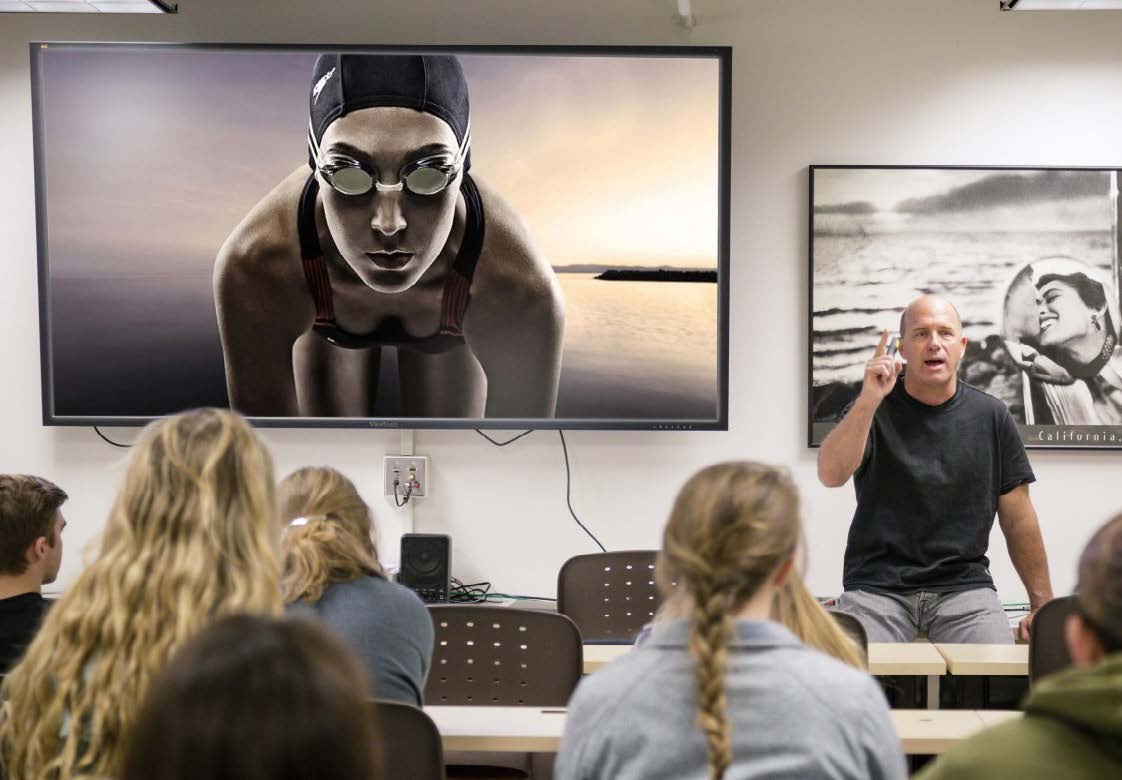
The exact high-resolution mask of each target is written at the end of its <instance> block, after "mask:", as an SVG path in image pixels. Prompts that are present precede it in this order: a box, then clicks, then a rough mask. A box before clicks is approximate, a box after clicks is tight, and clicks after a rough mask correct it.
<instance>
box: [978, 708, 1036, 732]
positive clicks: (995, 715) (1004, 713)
mask: <svg viewBox="0 0 1122 780" xmlns="http://www.w3.org/2000/svg"><path fill="white" fill-rule="evenodd" d="M977 713H978V717H979V718H981V719H982V723H985V724H986V728H989V727H990V726H996V725H998V724H999V723H1004V722H1005V721H1007V720H1016V719H1017V718H1023V717H1024V716H1025V714H1024V713H1023V712H1021V711H1020V710H977Z"/></svg>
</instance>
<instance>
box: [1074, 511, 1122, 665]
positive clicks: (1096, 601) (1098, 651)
mask: <svg viewBox="0 0 1122 780" xmlns="http://www.w3.org/2000/svg"><path fill="white" fill-rule="evenodd" d="M1075 604H1076V609H1075V614H1073V615H1071V616H1070V617H1069V618H1068V620H1067V624H1066V625H1065V626H1064V629H1065V630H1064V633H1065V639H1066V640H1067V647H1068V651H1069V652H1070V653H1071V658H1072V661H1073V662H1074V663H1075V664H1076V666H1087V665H1090V664H1093V663H1095V662H1097V661H1098V660H1099V659H1100V658H1102V657H1103V656H1104V655H1109V654H1111V653H1118V652H1122V514H1120V515H1117V516H1115V517H1114V518H1113V519H1112V520H1110V521H1108V522H1107V523H1106V525H1104V526H1103V527H1102V528H1100V529H1099V530H1098V531H1096V532H1095V534H1094V536H1092V537H1091V541H1089V542H1088V543H1087V547H1086V548H1085V549H1084V550H1083V555H1082V556H1081V557H1080V559H1079V589H1078V592H1077V593H1076V596H1075Z"/></svg>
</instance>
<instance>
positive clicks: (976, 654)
mask: <svg viewBox="0 0 1122 780" xmlns="http://www.w3.org/2000/svg"><path fill="white" fill-rule="evenodd" d="M935 649H936V650H938V651H939V654H940V655H942V656H943V658H944V659H946V661H947V671H948V672H950V673H951V674H956V675H962V676H967V675H992V676H1017V677H1024V676H1026V675H1028V645H961V644H945V643H942V642H939V643H936V645H935Z"/></svg>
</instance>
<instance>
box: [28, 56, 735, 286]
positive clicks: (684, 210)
mask: <svg viewBox="0 0 1122 780" xmlns="http://www.w3.org/2000/svg"><path fill="white" fill-rule="evenodd" d="M461 60H462V62H463V64H464V68H465V71H466V73H467V75H468V81H469V88H470V91H471V102H472V128H473V132H472V135H473V139H474V143H473V169H472V170H473V173H474V174H475V175H477V176H478V177H479V178H481V179H484V180H486V181H488V182H489V183H490V184H492V185H493V186H494V187H495V188H496V189H498V190H499V192H501V193H502V194H503V195H504V196H505V197H506V198H507V199H508V200H509V201H510V202H511V203H512V204H513V205H514V206H515V207H516V209H517V210H518V211H519V213H520V214H521V215H522V217H523V218H524V219H525V220H526V222H527V223H528V225H529V227H530V231H531V233H532V234H533V236H534V238H535V240H536V241H537V243H538V245H539V246H541V248H542V249H543V251H544V253H545V255H546V257H547V258H548V259H549V260H550V262H552V263H553V264H554V265H566V264H571V263H609V264H630V265H683V266H703V267H714V266H716V251H717V250H716V247H717V209H718V192H717V186H718V184H717V182H718V141H717V130H718V63H717V61H716V60H713V59H701V58H697V59H687V58H669V57H667V58H654V57H642V58H640V57H631V58H625V57H610V58H609V57H556V56H478V55H470V56H469V55H464V56H462V57H461ZM313 61H314V54H307V53H292V52H262V51H242V52H230V51H226V52H214V51H193V50H189V49H165V50H163V51H153V50H140V49H136V50H128V49H119V50H112V49H110V48H108V47H106V48H101V49H94V50H76V49H56V50H53V51H50V52H47V53H46V57H45V60H44V64H45V67H44V90H45V92H44V94H45V102H44V105H45V111H44V135H43V138H44V141H45V150H46V155H45V157H46V160H47V196H48V197H47V206H48V208H47V214H48V219H49V235H50V240H51V264H52V270H53V271H56V272H62V273H87V272H92V273H104V272H113V273H130V272H131V273H136V272H140V273H147V272H155V273H166V272H167V271H176V272H186V273H203V272H206V273H209V268H210V264H211V263H212V262H213V258H214V255H215V253H216V252H217V251H218V248H219V246H220V245H221V244H222V242H223V240H224V239H225V238H226V236H227V235H228V234H229V232H230V231H231V230H232V229H233V227H234V226H235V225H236V224H237V223H238V222H239V221H240V220H241V218H242V217H243V216H244V215H245V214H246V212H247V211H248V210H249V209H250V208H252V207H253V205H254V204H255V203H256V202H257V201H258V200H259V199H260V198H261V197H262V196H263V195H265V194H266V193H267V192H268V191H269V190H270V189H271V188H272V187H274V186H275V185H276V184H277V183H278V182H279V181H280V180H281V179H282V178H283V177H284V176H285V175H287V174H288V173H289V172H291V171H292V170H293V169H294V168H296V167H297V166H298V165H300V164H301V163H302V161H303V160H304V159H305V151H304V150H305V146H304V138H305V128H306V126H307V109H306V106H307V90H308V87H309V79H310V74H311V70H312V63H313Z"/></svg>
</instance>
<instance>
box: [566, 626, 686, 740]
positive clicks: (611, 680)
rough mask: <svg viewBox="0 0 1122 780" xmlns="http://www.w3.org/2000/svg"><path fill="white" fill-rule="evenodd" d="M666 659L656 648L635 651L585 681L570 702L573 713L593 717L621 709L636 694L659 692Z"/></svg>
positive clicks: (663, 653) (635, 649) (642, 648)
mask: <svg viewBox="0 0 1122 780" xmlns="http://www.w3.org/2000/svg"><path fill="white" fill-rule="evenodd" d="M667 660H669V659H668V658H667V657H666V653H665V652H664V651H662V650H660V649H659V648H656V647H651V646H648V645H643V646H640V647H636V648H634V649H632V650H631V651H630V652H628V653H625V654H624V655H622V656H620V657H619V658H617V659H615V660H614V661H612V662H611V663H609V664H606V665H605V666H602V667H600V668H599V669H597V670H596V671H595V672H594V673H593V674H590V675H588V676H587V677H585V678H584V679H582V680H581V682H580V684H579V685H578V686H577V690H576V692H575V693H574V694H573V698H572V700H571V701H570V702H569V709H570V711H572V710H573V709H577V710H580V711H582V712H584V713H585V714H587V715H589V716H590V717H592V716H594V715H595V714H596V713H597V712H599V713H605V712H607V711H611V710H616V709H618V708H619V707H621V706H623V705H624V703H625V702H626V701H627V700H628V699H629V698H630V697H631V696H634V695H637V693H641V692H643V691H650V690H655V689H657V688H658V686H659V682H658V680H657V679H656V678H657V677H658V676H659V675H660V671H661V668H662V667H663V666H664V662H665V661H667ZM607 720H608V722H610V718H608V719H607Z"/></svg>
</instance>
